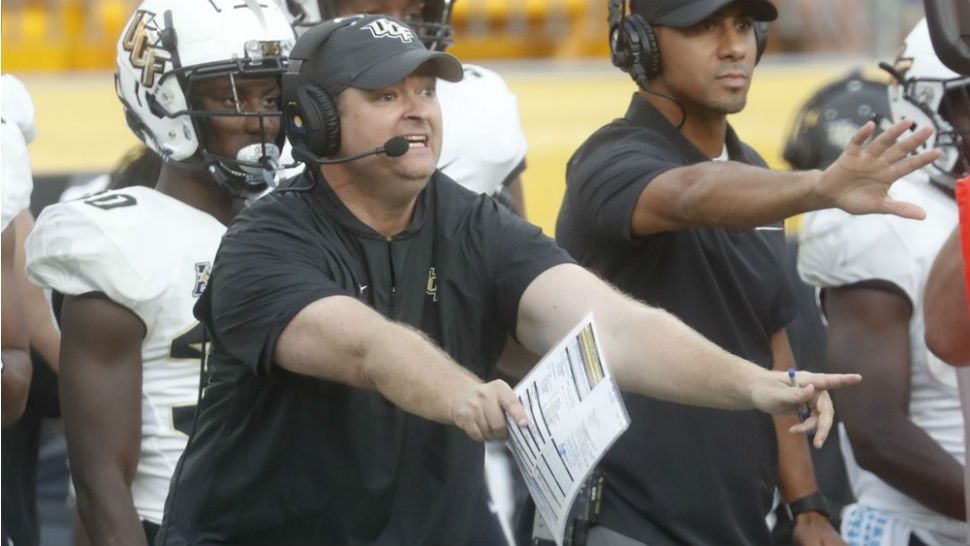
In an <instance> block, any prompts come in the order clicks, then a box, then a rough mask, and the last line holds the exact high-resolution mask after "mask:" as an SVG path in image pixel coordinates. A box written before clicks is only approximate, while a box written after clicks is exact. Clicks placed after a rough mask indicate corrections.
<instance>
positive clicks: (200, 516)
mask: <svg viewBox="0 0 970 546" xmlns="http://www.w3.org/2000/svg"><path fill="white" fill-rule="evenodd" d="M307 188H309V189H307ZM562 263H571V260H570V258H569V257H568V256H567V255H566V253H565V252H563V251H562V250H560V249H559V248H558V247H557V246H556V245H555V244H554V243H553V242H552V241H551V240H550V239H549V238H547V237H545V236H544V235H542V233H541V231H540V230H539V228H537V227H535V226H533V225H531V224H528V223H527V222H525V221H524V220H522V219H520V218H518V217H517V216H515V215H513V214H512V213H511V212H509V211H508V210H506V209H505V208H504V207H502V206H500V205H498V204H497V203H496V202H495V201H493V200H492V199H491V198H488V197H484V196H478V195H474V194H473V193H471V192H469V191H468V190H465V189H463V188H461V187H460V186H458V185H457V184H455V183H454V182H453V181H451V180H450V179H448V178H447V177H446V176H444V175H442V174H440V173H435V175H434V176H433V177H432V179H431V181H430V182H429V184H428V186H427V187H426V188H425V190H424V191H423V192H422V193H421V194H420V195H419V197H418V202H417V205H416V208H415V212H414V216H413V218H412V220H411V222H410V224H409V225H408V227H407V228H406V229H405V231H404V232H402V233H400V234H398V235H396V236H395V237H393V239H391V240H387V239H385V238H384V237H383V236H381V235H380V234H378V233H376V232H375V231H373V230H372V229H371V228H369V227H367V226H366V225H365V224H363V223H362V222H360V221H359V220H358V219H357V218H356V217H354V216H353V214H351V213H350V211H349V210H348V209H347V208H346V207H345V206H344V205H343V203H342V202H341V201H340V200H339V199H338V198H337V197H336V195H335V194H334V193H333V192H332V191H331V190H330V189H329V186H328V185H327V184H326V182H324V181H319V182H318V183H316V184H315V186H314V185H312V183H311V180H310V179H309V178H308V176H307V175H303V176H302V177H299V178H297V179H295V180H294V181H292V182H290V183H289V184H288V185H287V186H285V187H283V188H280V189H278V190H276V191H275V192H274V193H272V194H270V195H269V196H266V197H264V198H262V199H260V200H259V201H258V202H257V203H256V204H254V205H253V206H251V207H250V208H248V209H246V210H245V211H243V212H242V213H241V214H240V216H239V217H238V218H237V219H236V220H235V221H234V222H233V223H232V225H231V226H230V227H229V230H228V232H227V233H226V236H225V238H224V239H223V241H222V245H221V247H220V248H219V252H218V254H217V256H216V260H215V264H214V267H213V272H212V276H211V278H210V280H209V284H208V288H207V289H206V291H205V293H204V294H203V296H202V298H200V301H199V303H198V305H197V306H196V308H195V313H196V316H197V317H198V318H199V319H200V320H201V321H202V322H203V323H205V325H206V326H207V328H208V330H209V332H210V335H211V344H212V353H211V356H210V370H211V379H210V381H209V384H208V386H207V388H206V389H205V395H204V398H203V400H202V404H201V406H200V415H199V421H198V425H197V429H196V432H195V434H194V435H193V437H192V438H191V440H190V442H189V445H188V446H187V448H186V450H185V453H184V454H183V456H182V458H181V459H180V461H179V465H178V467H177V469H176V472H175V476H174V478H173V484H172V488H171V491H170V492H169V496H168V500H167V502H166V508H165V520H164V522H163V524H162V531H161V534H160V536H159V539H158V541H157V544H160V545H163V544H164V545H169V546H171V545H184V544H193V545H202V544H234V545H247V544H252V545H256V544H258V545H267V544H273V545H275V546H286V545H300V546H305V545H310V544H313V545H401V546H417V545H429V546H433V545H446V544H454V545H460V544H464V543H465V539H466V534H467V527H468V522H469V517H470V515H471V514H470V512H471V510H472V508H473V507H474V506H476V505H477V504H476V502H475V501H476V500H477V499H478V498H479V497H478V495H479V490H480V488H481V485H482V464H483V446H482V444H481V443H478V442H475V441H473V440H471V439H470V438H468V437H467V436H466V435H465V433H464V432H462V431H461V430H460V429H458V428H457V427H453V426H445V425H441V424H438V423H433V422H430V421H427V420H425V419H422V418H419V417H416V416H414V415H412V414H409V413H406V412H404V411H402V410H400V409H398V408H397V407H395V406H394V405H392V404H391V403H390V402H388V401H387V400H386V399H385V398H383V397H382V396H381V395H380V394H378V393H377V392H373V391H366V390H360V389H355V388H351V387H349V386H345V385H342V384H338V383H335V382H331V381H325V380H321V379H315V378H311V377H308V376H302V375H297V374H294V373H290V372H288V371H286V370H284V369H283V368H281V367H279V366H278V365H276V364H274V363H273V358H272V355H273V353H274V347H275V344H276V342H277V340H278V338H279V336H280V334H281V333H282V331H283V330H284V329H285V327H286V325H287V324H288V323H289V321H290V320H291V319H292V318H293V317H294V316H295V315H296V314H297V313H298V312H299V311H300V310H301V309H303V308H304V307H306V306H307V305H308V304H310V303H312V302H314V301H316V300H319V299H321V298H324V297H327V296H333V295H344V296H350V297H353V298H357V299H359V300H360V301H362V302H364V303H366V304H367V305H370V306H371V307H373V308H374V309H376V310H378V311H379V312H380V313H382V314H383V315H384V316H386V317H388V318H391V319H394V320H397V321H400V322H403V323H406V324H409V325H411V326H413V327H414V328H417V329H419V330H421V331H423V332H424V333H425V334H427V335H428V336H429V337H431V338H432V339H433V340H434V341H435V342H436V343H437V344H438V345H439V346H441V347H442V348H443V349H444V350H445V351H446V352H447V353H448V354H449V355H450V356H451V357H452V358H454V359H455V360H456V361H457V362H459V363H460V364H461V365H462V366H464V367H465V368H467V369H469V370H470V371H472V372H473V373H475V374H476V375H478V376H479V377H487V376H488V375H489V374H490V372H491V371H492V368H493V367H494V365H495V362H496V360H497V359H498V356H499V354H500V353H501V351H502V348H503V345H504V343H505V340H506V339H507V336H508V335H509V334H510V333H513V332H514V331H515V324H516V315H517V312H518V304H519V299H520V298H521V296H522V293H523V292H524V291H525V289H526V287H528V285H529V284H530V283H531V282H532V280H533V279H535V277H536V276H538V275H539V274H540V273H542V272H543V271H545V270H547V269H549V268H550V267H553V266H555V265H558V264H562Z"/></svg>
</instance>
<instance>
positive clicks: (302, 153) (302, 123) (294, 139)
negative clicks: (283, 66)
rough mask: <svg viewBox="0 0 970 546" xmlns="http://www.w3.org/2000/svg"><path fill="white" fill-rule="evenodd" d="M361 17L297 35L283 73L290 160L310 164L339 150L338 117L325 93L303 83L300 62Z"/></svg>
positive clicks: (284, 122)
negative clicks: (291, 149)
mask: <svg viewBox="0 0 970 546" xmlns="http://www.w3.org/2000/svg"><path fill="white" fill-rule="evenodd" d="M359 17H362V16H359V15H357V16H351V17H342V18H340V19H333V20H331V21H327V22H324V23H321V24H319V25H317V26H315V27H313V28H311V29H310V30H308V31H307V32H305V33H304V34H303V36H300V38H299V39H298V40H297V42H296V45H295V46H294V47H293V51H292V52H291V53H290V62H289V66H288V67H287V70H286V72H285V73H284V74H283V126H284V128H285V130H286V138H288V139H289V141H290V144H291V145H292V146H293V158H294V159H297V160H299V161H304V162H312V161H314V160H316V159H317V158H319V157H330V156H334V155H336V154H337V152H338V151H339V150H340V115H339V114H338V112H337V103H336V102H335V101H334V98H333V97H331V96H330V94H329V93H327V92H326V91H324V90H323V89H320V88H319V87H318V86H316V85H314V84H313V83H310V82H308V81H307V79H306V77H305V76H304V74H303V70H302V69H303V63H304V62H305V61H307V60H309V59H310V57H312V56H313V54H314V53H315V52H316V51H317V50H319V49H320V47H322V46H323V44H324V42H326V41H327V39H328V38H330V36H332V35H333V33H334V32H336V31H337V30H339V29H341V28H344V27H346V26H349V25H351V24H352V23H353V22H354V21H355V20H356V19H358V18H359Z"/></svg>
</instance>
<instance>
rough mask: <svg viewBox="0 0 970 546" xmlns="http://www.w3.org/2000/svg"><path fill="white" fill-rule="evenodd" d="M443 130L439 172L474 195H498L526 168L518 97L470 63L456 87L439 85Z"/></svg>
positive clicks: (445, 83) (494, 76) (440, 82)
mask: <svg viewBox="0 0 970 546" xmlns="http://www.w3.org/2000/svg"><path fill="white" fill-rule="evenodd" d="M438 100H439V102H440V103H441V118H442V124H443V125H444V138H442V145H441V157H440V158H439V160H438V168H439V169H441V170H442V171H444V173H445V174H447V175H448V176H449V177H451V178H452V179H454V180H455V181H456V182H458V183H459V184H461V185H462V186H464V187H466V188H468V189H470V190H472V191H473V192H476V193H485V194H488V195H494V194H496V193H498V192H499V191H500V190H501V189H502V185H503V184H505V183H506V182H507V181H508V180H509V179H510V178H511V177H512V176H513V175H516V174H518V173H519V172H520V171H519V169H520V168H521V167H523V166H524V164H523V162H524V161H525V153H526V150H527V148H528V146H527V145H526V141H525V135H524V134H522V125H521V123H520V122H519V106H518V101H517V100H516V98H515V95H513V94H512V92H511V91H509V88H508V86H507V85H506V84H505V81H504V80H503V79H502V77H501V76H499V75H498V74H496V73H495V72H492V71H491V70H488V69H487V68H482V67H480V66H476V65H471V64H466V65H465V77H464V78H462V80H461V81H458V82H448V81H444V80H438Z"/></svg>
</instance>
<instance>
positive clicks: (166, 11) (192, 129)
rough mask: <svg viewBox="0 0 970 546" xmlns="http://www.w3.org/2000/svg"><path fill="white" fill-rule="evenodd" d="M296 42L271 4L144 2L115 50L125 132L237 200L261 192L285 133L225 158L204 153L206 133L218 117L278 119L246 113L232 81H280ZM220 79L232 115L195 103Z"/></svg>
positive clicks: (266, 0)
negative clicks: (203, 174) (200, 87)
mask: <svg viewBox="0 0 970 546" xmlns="http://www.w3.org/2000/svg"><path fill="white" fill-rule="evenodd" d="M294 42H295V36H294V34H293V29H292V28H291V27H290V25H289V23H288V21H287V18H286V16H285V15H284V14H283V13H282V12H281V11H280V9H279V6H277V5H276V3H274V2H273V1H272V0H145V2H143V3H142V4H141V5H140V6H139V7H138V9H137V10H136V11H135V13H134V15H132V17H131V19H130V20H129V21H128V24H127V25H126V26H125V29H124V31H123V32H122V34H121V37H120V38H119V40H118V46H117V52H118V56H117V72H116V73H115V90H116V91H117V93H118V98H119V99H120V100H121V102H122V104H123V105H124V108H125V118H126V120H127V121H128V126H129V127H130V128H131V130H132V131H133V132H134V133H135V135H137V136H138V138H139V139H141V141H142V142H144V143H145V145H146V146H148V147H149V148H151V149H152V150H153V151H155V152H156V153H158V155H160V156H161V157H162V158H163V159H165V160H166V161H177V162H182V163H183V164H186V165H189V166H190V167H199V168H205V169H206V170H207V171H208V172H209V173H210V174H212V176H213V178H215V180H216V182H218V183H219V184H220V186H222V187H223V188H224V189H225V190H227V191H229V192H230V193H231V194H233V195H234V196H237V197H243V196H245V195H248V194H251V193H254V192H259V191H262V190H263V189H265V188H266V186H267V185H269V184H272V183H273V178H274V177H275V173H276V170H277V169H278V168H279V167H278V164H277V162H278V159H279V148H280V146H282V142H283V137H284V135H283V131H282V130H280V131H279V134H277V135H264V138H263V141H262V143H261V144H254V145H252V146H247V147H245V148H243V149H242V150H240V152H239V155H238V157H225V156H218V155H215V154H213V153H211V152H209V151H208V150H207V146H206V142H205V134H206V126H207V124H208V123H209V119H210V118H211V117H212V116H215V115H220V116H221V115H232V116H260V117H261V121H263V119H262V118H263V117H269V116H275V117H278V116H280V112H270V111H261V112H246V111H244V109H243V108H242V107H241V106H240V103H239V101H238V97H236V87H235V81H236V80H235V78H236V77H240V76H246V77H262V76H265V77H275V78H279V77H281V75H282V74H283V72H284V71H285V70H286V59H287V56H288V55H289V52H290V50H291V49H292V47H293V44H294ZM219 76H223V77H227V78H228V79H229V81H230V82H231V86H232V90H233V95H234V98H236V101H235V102H236V105H235V111H230V112H218V113H217V112H210V111H206V110H204V109H203V108H202V107H201V106H200V104H199V103H198V101H197V100H196V99H195V98H194V97H193V96H192V92H191V90H192V86H193V84H194V83H196V82H197V81H199V80H201V79H207V78H212V77H219Z"/></svg>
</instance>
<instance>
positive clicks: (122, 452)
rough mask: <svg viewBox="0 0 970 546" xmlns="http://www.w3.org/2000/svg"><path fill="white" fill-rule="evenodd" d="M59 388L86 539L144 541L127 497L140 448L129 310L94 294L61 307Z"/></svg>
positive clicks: (137, 375)
mask: <svg viewBox="0 0 970 546" xmlns="http://www.w3.org/2000/svg"><path fill="white" fill-rule="evenodd" d="M61 325H62V337H61V367H60V394H61V409H62V414H63V416H64V417H63V418H64V436H65V437H66V439H67V453H68V457H69V459H70V464H71V476H72V479H73V481H74V487H75V489H76V490H77V505H78V512H79V513H80V516H81V521H82V522H83V524H84V530H85V531H86V534H87V537H88V539H89V540H90V542H91V544H105V545H112V544H117V545H119V546H120V545H125V546H128V545H139V544H147V541H146V539H145V533H144V531H143V529H142V525H141V520H140V519H139V516H138V513H137V512H136V511H135V506H134V502H133V501H132V496H131V482H132V479H133V478H134V476H135V470H136V469H137V468H138V453H139V451H140V448H141V394H142V383H141V382H142V362H141V343H142V338H143V337H144V336H145V327H144V325H143V324H142V322H141V320H139V318H138V317H137V315H135V314H134V313H132V312H131V311H130V310H128V309H126V308H124V307H122V306H120V305H118V304H116V303H114V302H112V301H110V300H107V299H105V298H103V297H98V296H77V297H72V296H68V297H65V298H64V304H63V306H62V307H61Z"/></svg>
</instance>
